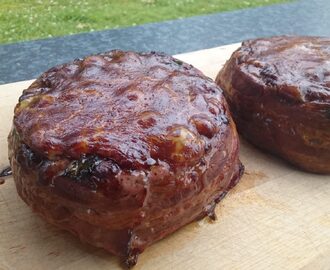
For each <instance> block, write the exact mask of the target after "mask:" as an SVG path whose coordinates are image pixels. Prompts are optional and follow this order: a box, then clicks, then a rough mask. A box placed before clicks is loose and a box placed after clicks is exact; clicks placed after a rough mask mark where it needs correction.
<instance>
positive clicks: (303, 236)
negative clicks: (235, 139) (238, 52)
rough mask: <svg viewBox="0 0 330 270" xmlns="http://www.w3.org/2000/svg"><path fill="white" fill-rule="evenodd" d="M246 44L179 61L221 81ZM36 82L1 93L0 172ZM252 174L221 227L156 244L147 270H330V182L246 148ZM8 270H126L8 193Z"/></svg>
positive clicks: (1, 254) (4, 228)
mask: <svg viewBox="0 0 330 270" xmlns="http://www.w3.org/2000/svg"><path fill="white" fill-rule="evenodd" d="M237 47H238V44H233V45H229V46H223V47H218V48H213V49H208V50H202V51H197V52H192V53H187V54H182V55H178V56H177V57H178V58H180V59H181V60H184V61H186V62H188V63H191V64H193V65H194V66H196V67H197V68H199V69H201V70H202V71H203V72H204V73H205V74H206V75H208V76H209V77H211V78H214V77H215V75H216V73H217V72H218V71H219V69H220V68H221V66H222V65H223V63H224V62H225V61H226V59H228V58H229V57H230V55H231V53H232V52H233V50H235V49H236V48H237ZM31 82H32V81H24V82H18V83H13V84H7V85H2V86H0V112H1V120H0V121H1V126H0V149H1V151H0V166H1V167H3V166H5V165H7V164H8V161H7V140H6V138H7V134H8V132H9V129H10V126H11V120H12V115H13V108H14V106H15V104H16V102H17V100H18V97H19V95H20V94H21V92H22V90H23V89H24V88H26V87H27V86H28V85H29V84H30V83H31ZM241 145H242V146H241V148H242V150H241V160H242V161H243V163H244V164H245V166H246V173H245V175H244V177H243V179H242V180H241V182H240V184H239V185H238V186H236V188H235V189H234V190H233V191H232V192H230V193H229V195H228V196H227V197H226V198H225V199H224V200H223V201H222V203H221V204H220V205H219V206H218V207H217V209H216V212H217V215H218V220H217V221H216V222H214V223H212V224H211V223H209V222H208V220H206V219H204V220H202V221H200V222H194V223H192V224H190V225H188V226H186V227H185V228H183V229H181V230H180V231H178V232H176V233H175V234H173V235H171V236H170V237H167V238H166V239H164V240H162V241H160V242H158V243H156V244H154V245H153V246H152V247H150V248H149V249H147V250H146V251H145V253H143V254H142V255H141V256H140V259H139V263H138V265H137V266H136V267H135V268H134V269H135V270H139V269H147V270H148V269H152V270H157V269H159V270H164V269H171V270H172V269H211V270H212V269H214V270H215V269H254V270H255V269H302V270H307V269H325V270H328V269H330V176H320V175H314V174H308V173H304V172H301V171H298V170H296V169H295V168H292V167H290V166H289V165H287V164H285V163H284V162H282V161H280V160H278V159H276V158H274V157H272V156H270V155H267V154H264V153H262V152H260V151H258V150H256V149H255V148H253V147H252V146H250V145H249V144H248V143H246V142H244V141H242V142H241ZM0 269H6V270H7V269H17V270H29V269H31V270H32V269H33V270H38V269H49V270H53V269H61V270H69V269H120V266H119V262H118V260H117V259H116V258H114V257H113V256H111V255H109V254H107V253H106V252H104V251H102V250H99V249H96V248H93V247H91V246H88V245H85V244H82V243H80V242H79V241H78V240H77V239H75V238H74V237H72V236H71V235H69V234H68V233H65V232H62V231H59V230H58V229H56V228H54V227H52V226H51V225H48V224H46V223H45V222H43V221H42V220H41V219H40V218H39V217H38V216H37V215H35V214H34V213H32V212H31V211H30V209H29V208H28V207H27V206H26V205H25V204H24V203H23V202H22V201H21V200H20V199H19V198H18V196H17V194H16V190H15V187H14V183H13V180H12V179H11V178H7V180H6V182H5V184H3V185H1V186H0Z"/></svg>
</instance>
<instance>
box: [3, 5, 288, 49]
mask: <svg viewBox="0 0 330 270" xmlns="http://www.w3.org/2000/svg"><path fill="white" fill-rule="evenodd" d="M280 2H285V0H246V1H242V0H0V43H11V42H16V41H22V40H31V39H39V38H47V37H54V36H61V35H67V34H74V33H79V32H88V31H95V30H102V29H109V28H118V27H122V26H132V25H138V24H143V23H148V22H156V21H163V20H169V19H176V18H183V17H189V16H194V15H198V14H206V13H214V12H220V11H228V10H234V9H241V8H247V7H255V6H261V5H269V4H274V3H280Z"/></svg>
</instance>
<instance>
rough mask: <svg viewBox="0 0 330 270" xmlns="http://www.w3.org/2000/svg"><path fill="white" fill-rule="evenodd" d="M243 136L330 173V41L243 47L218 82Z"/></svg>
mask: <svg viewBox="0 0 330 270" xmlns="http://www.w3.org/2000/svg"><path fill="white" fill-rule="evenodd" d="M216 82H217V84H218V85H219V86H221V87H222V88H223V89H224V94H225V96H226V99H227V101H228V103H229V106H230V109H231V111H232V113H233V117H234V119H235V122H236V124H237V127H238V130H239V132H240V133H242V135H243V136H244V137H245V138H247V139H248V140H249V141H250V142H252V143H253V144H255V145H256V146H258V147H260V148H262V149H265V150H267V151H270V152H272V153H275V154H277V155H278V156H280V157H282V158H284V159H286V160H288V161H289V162H291V163H293V164H295V165H296V166H298V167H300V168H302V169H304V170H307V171H311V172H316V173H330V113H329V112H330V39H329V38H321V37H287V36H279V37H272V38H263V39H256V40H249V41H246V42H243V44H242V46H241V47H240V48H239V49H238V50H237V51H236V52H234V53H233V55H232V56H231V58H230V60H229V61H228V62H227V63H226V64H225V66H224V68H223V69H222V70H221V71H220V73H219V74H218V76H217V79H216Z"/></svg>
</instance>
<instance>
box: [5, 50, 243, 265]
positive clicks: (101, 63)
mask: <svg viewBox="0 0 330 270" xmlns="http://www.w3.org/2000/svg"><path fill="white" fill-rule="evenodd" d="M238 151H239V143H238V136H237V132H236V129H235V124H234V123H233V120H232V118H231V116H230V113H229V111H228V107H227V103H226V102H225V99H224V97H223V94H222V91H221V89H220V88H218V87H217V86H216V84H215V83H214V82H212V80H211V79H209V78H207V77H205V76H204V75H203V74H202V73H201V72H200V71H198V70H197V69H195V68H193V67H192V66H190V65H188V64H185V63H183V62H181V61H179V60H176V59H174V58H172V57H170V56H166V55H164V54H159V53H135V52H123V51H111V52H108V53H104V54H100V55H95V56H89V57H86V58H85V59H81V60H75V61H74V62H72V63H68V64H64V65H61V66H57V67H54V68H52V69H50V70H49V71H47V72H46V73H44V74H43V75H42V76H40V77H39V78H38V79H37V80H36V81H35V82H34V83H33V84H32V85H31V86H30V87H29V88H28V89H26V90H25V91H24V92H23V95H22V96H21V98H20V102H19V103H18V104H17V106H16V108H15V116H14V124H13V129H12V131H11V133H10V135H9V156H10V162H11V166H12V169H13V175H14V179H15V182H16V186H17V190H18V193H19V195H20V196H21V197H22V198H23V200H24V201H25V202H26V203H27V204H28V205H30V206H31V207H32V208H33V209H34V210H35V211H36V212H38V213H39V214H40V215H41V216H43V217H44V218H45V219H46V220H47V221H49V222H51V223H53V224H55V225H57V226H59V227H61V228H63V229H66V230H68V231H70V232H72V233H73V234H75V235H77V236H79V237H80V239H81V240H82V241H85V242H88V243H90V244H92V245H95V246H97V247H102V248H104V249H106V250H108V251H109V252H111V253H113V254H115V255H118V256H121V257H125V258H126V263H127V265H129V266H132V265H134V264H135V263H136V258H137V256H138V254H140V253H141V252H142V251H143V250H144V249H145V248H146V247H147V246H149V245H150V244H152V243H153V242H155V241H157V240H159V239H162V238H164V237H165V236H166V235H168V234H170V233H172V232H174V231H175V230H177V229H179V228H180V227H182V226H184V225H185V224H187V223H190V222H191V221H193V220H196V219H200V218H203V217H204V216H206V215H209V216H211V217H213V211H214V206H215V204H216V203H218V202H219V201H220V199H221V198H222V197H223V196H224V194H226V192H227V191H228V190H229V189H230V188H231V187H232V186H233V185H235V184H236V183H237V181H238V180H239V178H240V176H241V175H242V172H243V167H242V165H241V163H240V161H239V159H238Z"/></svg>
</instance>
